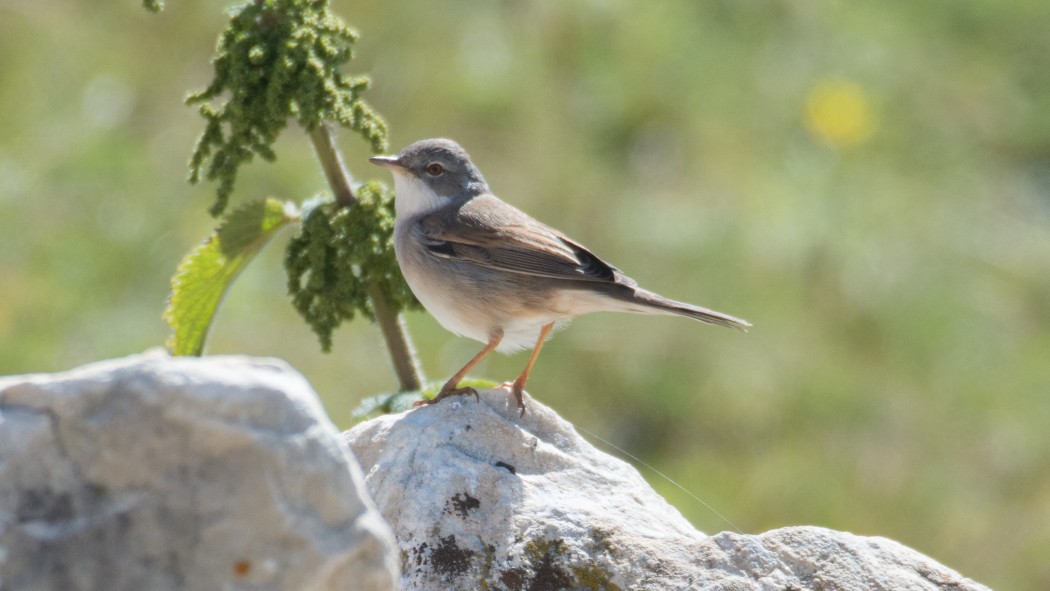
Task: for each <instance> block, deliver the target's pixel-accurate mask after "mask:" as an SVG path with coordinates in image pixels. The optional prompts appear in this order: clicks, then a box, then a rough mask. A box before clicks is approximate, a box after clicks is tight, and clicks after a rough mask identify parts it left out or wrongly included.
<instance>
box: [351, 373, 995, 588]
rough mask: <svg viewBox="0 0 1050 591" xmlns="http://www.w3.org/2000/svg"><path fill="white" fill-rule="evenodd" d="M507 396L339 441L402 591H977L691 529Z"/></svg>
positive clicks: (432, 410)
mask: <svg viewBox="0 0 1050 591" xmlns="http://www.w3.org/2000/svg"><path fill="white" fill-rule="evenodd" d="M528 405H529V406H528V412H526V414H525V416H524V417H519V416H518V411H517V408H515V407H514V405H513V402H512V399H511V398H510V396H509V395H508V394H507V392H506V391H505V390H490V391H485V392H482V393H481V402H480V403H478V402H476V401H475V400H474V398H473V397H470V396H463V397H456V398H454V399H448V400H445V401H443V402H441V403H440V404H436V405H433V406H428V407H424V408H419V409H415V410H412V411H409V412H406V413H402V414H398V415H388V416H383V417H379V418H377V419H374V420H371V421H368V422H366V423H362V424H360V425H358V426H356V427H354V428H353V429H351V430H350V431H348V432H347V433H346V434H345V435H344V436H345V437H346V440H347V441H348V442H349V444H350V446H351V448H352V449H353V451H354V453H355V455H356V456H357V458H358V460H359V461H360V462H361V465H362V467H363V469H364V471H365V474H366V477H365V481H366V484H367V486H368V490H369V492H370V493H371V495H372V498H373V499H375V501H376V504H377V505H378V506H379V509H380V511H381V512H382V513H383V516H384V517H386V519H387V521H388V522H389V523H390V524H391V526H392V527H393V528H394V533H395V536H396V537H397V540H398V544H399V545H400V547H401V556H402V570H403V575H402V585H403V588H404V589H405V590H414V589H426V590H431V589H487V590H496V589H505V590H511V591H525V590H555V589H621V590H622V589H653V590H657V589H658V590H669V589H720V590H729V589H735V590H745V589H769V590H774V589H775V590H777V591H784V590H788V589H792V590H798V591H801V590H803V589H820V590H833V589H842V590H862V589H885V590H890V589H893V590H897V589H916V590H918V589H944V590H952V591H963V590H969V589H972V590H977V589H985V587H983V586H982V585H979V584H977V583H975V582H973V581H971V580H969V579H966V578H964V577H962V576H960V575H959V574H958V573H956V572H955V571H952V570H950V569H948V568H946V567H944V566H941V565H940V564H938V563H937V562H935V561H933V560H931V559H930V558H927V557H925V556H923V555H921V554H919V553H918V552H915V551H914V550H911V549H909V548H907V547H905V546H902V545H901V544H898V543H896V542H893V541H891V540H888V539H885V538H873V537H859V536H855V535H852V534H848V533H843V532H836V531H831V530H827V529H822V528H816V527H793V528H785V529H780V530H775V531H771V532H768V533H765V534H761V535H743V534H734V533H722V534H718V535H715V536H707V535H705V534H703V533H701V532H698V531H696V530H695V529H694V528H693V527H692V526H691V525H690V524H689V523H688V522H687V521H686V520H685V519H684V518H683V517H682V516H681V515H680V514H679V513H678V511H676V510H675V509H674V508H673V507H671V506H670V505H668V504H667V503H666V502H665V501H664V500H663V499H662V498H661V497H660V496H659V495H657V494H656V493H655V492H654V491H653V490H652V489H651V488H650V487H649V486H648V485H647V484H646V483H645V481H644V480H643V479H642V478H641V476H640V475H639V474H638V473H637V471H635V470H634V469H633V468H632V467H630V466H629V465H627V464H626V463H624V462H622V461H620V460H618V459H616V458H613V457H611V456H608V455H606V454H604V453H602V452H600V451H598V450H597V449H595V448H594V447H593V446H591V445H590V444H588V443H587V442H586V441H584V440H583V439H582V438H581V437H580V436H579V435H577V434H576V432H575V430H574V429H573V428H572V426H571V425H569V424H568V423H567V422H565V421H564V420H562V419H561V418H559V417H558V416H557V414H555V413H554V412H553V411H552V410H550V409H549V408H547V407H545V406H543V405H541V404H539V403H537V402H536V401H534V400H530V401H529V403H528Z"/></svg>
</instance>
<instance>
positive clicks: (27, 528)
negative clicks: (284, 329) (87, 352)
mask: <svg viewBox="0 0 1050 591" xmlns="http://www.w3.org/2000/svg"><path fill="white" fill-rule="evenodd" d="M397 562H398V559H397V551H396V548H395V546H394V542H393V538H392V537H391V535H390V531H389V528H387V526H386V525H385V524H384V523H383V522H382V519H381V518H380V517H379V515H378V513H377V512H376V510H375V508H374V506H373V505H372V503H371V502H370V501H369V500H368V499H367V495H366V494H365V493H364V490H363V488H362V486H361V475H360V471H359V469H358V468H357V467H356V464H355V463H354V462H353V459H352V457H351V456H349V454H348V453H347V452H346V449H345V446H343V445H342V444H341V443H340V441H339V435H338V433H337V431H336V430H335V427H334V426H333V425H332V424H331V422H330V421H329V420H328V419H327V417H326V416H325V414H324V412H323V410H322V408H321V406H320V403H319V402H318V400H317V397H316V395H315V394H314V392H313V390H312V389H311V388H310V386H309V385H308V384H307V383H306V381H305V380H303V378H302V377H301V376H300V375H299V374H298V373H296V372H294V371H293V370H291V369H289V368H288V366H287V365H285V364H284V363H282V362H278V361H267V360H252V359H246V358H236V357H210V358H204V359H191V358H178V359H171V358H169V357H167V356H166V355H163V354H148V355H143V356H135V357H131V358H128V359H123V360H117V361H112V362H105V363H99V364H96V365H91V366H87V367H84V368H81V369H78V370H74V371H71V372H68V373H64V374H56V375H33V376H21V377H11V378H4V379H0V589H4V590H5V591H16V590H17V591H22V590H52V589H61V590H63V591H77V590H92V591H94V590H99V589H105V590H107V591H123V590H128V591H131V590H134V591H142V590H150V591H164V590H167V589H180V590H184V589H202V590H204V589H207V590H216V589H231V590H233V589H257V590H263V589H265V590H273V591H277V590H296V591H299V590H315V591H320V590H329V589H391V588H393V587H394V585H396V582H397V577H398V571H397Z"/></svg>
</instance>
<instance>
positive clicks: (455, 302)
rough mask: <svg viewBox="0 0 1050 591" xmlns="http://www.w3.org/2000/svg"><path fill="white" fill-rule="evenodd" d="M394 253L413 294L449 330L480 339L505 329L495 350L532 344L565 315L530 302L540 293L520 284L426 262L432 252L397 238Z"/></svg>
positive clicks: (464, 265)
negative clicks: (548, 325) (406, 243)
mask: <svg viewBox="0 0 1050 591" xmlns="http://www.w3.org/2000/svg"><path fill="white" fill-rule="evenodd" d="M398 246H400V247H398ZM395 252H396V254H397V259H398V264H399V265H400V266H401V272H402V273H403V274H404V275H405V281H407V282H408V286H409V287H410V288H411V289H412V293H413V294H415V296H416V299H418V300H419V302H420V303H421V304H423V307H424V308H426V310H427V312H429V313H430V315H431V316H433V317H434V319H435V320H437V321H438V323H439V324H441V326H442V327H444V328H445V330H448V331H449V332H452V333H454V334H457V335H459V336H464V337H467V338H471V339H474V340H476V341H480V342H482V343H487V342H488V341H489V339H490V338H491V337H492V335H493V334H498V333H500V332H502V333H503V337H502V340H501V341H500V344H499V347H497V349H496V350H497V351H500V352H501V353H509V352H512V351H516V350H519V349H524V348H531V347H532V346H533V345H534V344H535V343H536V339H537V338H539V333H540V329H542V328H543V326H545V325H546V324H549V323H551V322H558V321H561V320H566V319H567V317H566V316H565V315H564V314H558V313H556V312H552V311H551V310H549V309H548V306H535V305H530V304H532V302H530V301H528V300H530V299H538V298H541V297H542V296H539V295H538V294H526V293H525V292H524V291H523V290H521V289H520V287H519V286H513V288H512V289H507V288H506V286H503V287H496V285H501V286H502V285H504V282H503V281H499V280H498V279H497V278H493V277H491V276H489V275H488V274H487V273H486V272H484V271H483V270H479V269H478V268H470V267H468V265H469V263H460V262H457V261H449V260H439V261H435V260H433V259H430V260H427V257H430V256H432V255H430V254H429V253H427V252H425V251H423V249H421V248H420V249H414V248H405V247H404V245H398V241H397V240H395Z"/></svg>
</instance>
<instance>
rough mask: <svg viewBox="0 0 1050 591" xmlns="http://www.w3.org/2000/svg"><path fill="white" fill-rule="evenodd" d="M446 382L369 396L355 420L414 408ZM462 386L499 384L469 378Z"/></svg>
mask: <svg viewBox="0 0 1050 591" xmlns="http://www.w3.org/2000/svg"><path fill="white" fill-rule="evenodd" d="M444 385H445V383H444V382H431V383H429V384H427V386H426V387H425V388H423V390H412V391H408V392H388V393H386V394H377V395H376V396H369V397H368V398H365V399H364V400H362V401H361V403H360V404H358V405H357V407H355V408H354V410H353V412H352V413H351V415H350V416H351V417H353V419H354V420H355V421H363V420H365V419H370V418H372V417H376V416H379V415H384V414H391V413H398V412H403V411H406V410H408V409H410V408H412V405H414V404H415V403H416V402H418V401H420V400H429V399H431V398H433V397H435V396H437V395H438V392H440V391H441V387H442V386H444ZM459 385H460V387H461V388H474V389H475V390H488V389H490V388H495V387H496V386H498V385H499V384H497V383H496V382H493V381H492V380H482V379H476V378H467V379H465V380H462V381H460V382H459Z"/></svg>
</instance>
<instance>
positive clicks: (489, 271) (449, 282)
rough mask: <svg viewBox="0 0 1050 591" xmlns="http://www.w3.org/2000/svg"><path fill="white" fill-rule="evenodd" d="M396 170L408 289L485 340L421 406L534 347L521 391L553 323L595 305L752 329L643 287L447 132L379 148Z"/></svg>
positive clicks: (376, 159)
mask: <svg viewBox="0 0 1050 591" xmlns="http://www.w3.org/2000/svg"><path fill="white" fill-rule="evenodd" d="M369 161H370V162H372V163H373V164H376V165H378V166H381V167H383V168H386V169H387V170H389V171H390V172H391V173H392V174H393V179H394V211H395V222H394V236H393V241H394V252H395V255H396V257H397V261H398V265H399V266H400V267H401V271H402V273H403V275H404V277H405V280H406V282H407V283H408V286H409V287H410V288H411V290H412V293H413V294H414V295H415V296H416V299H418V300H419V302H420V303H421V304H423V307H424V308H425V309H426V310H427V311H428V312H429V313H430V314H431V315H432V316H433V317H434V318H435V319H436V320H437V321H438V323H439V324H441V326H442V327H444V328H445V329H446V330H448V331H450V332H452V333H454V334H456V335H459V336H463V337H467V338H470V339H474V340H476V341H480V342H482V343H484V344H485V346H484V347H483V348H482V349H481V351H479V352H478V354H477V355H475V356H474V357H473V358H471V359H470V361H468V362H467V364H466V365H464V366H463V368H462V369H460V370H459V371H457V372H456V373H455V374H453V375H452V377H451V378H449V380H448V381H447V382H445V384H444V385H443V386H442V388H441V391H440V392H439V393H438V394H437V396H435V397H434V398H431V399H430V400H424V401H420V402H418V403H417V405H427V404H433V403H436V402H438V401H440V400H443V399H445V398H447V397H449V396H454V395H461V394H473V395H474V396H477V392H476V391H475V390H474V389H473V388H460V387H459V383H460V382H461V381H462V380H463V378H464V377H466V375H467V373H468V372H469V371H470V370H471V369H473V368H474V367H475V366H476V365H477V364H478V363H479V362H480V361H481V360H482V359H484V358H485V357H486V356H487V355H488V354H489V353H491V352H492V351H494V350H495V351H498V352H500V353H512V352H514V351H518V350H521V349H525V348H530V347H531V349H532V352H531V354H530V355H529V359H528V362H527V363H526V365H525V368H524V370H523V371H522V372H521V374H520V375H519V376H518V377H517V378H516V379H515V380H514V381H513V382H505V383H504V384H502V386H501V387H502V388H510V390H511V392H512V393H513V394H514V397H515V399H516V401H517V406H518V408H519V409H520V410H521V415H522V416H524V414H525V401H524V397H523V395H524V391H525V384H526V382H527V381H528V379H529V373H530V372H531V371H532V368H533V366H534V365H535V363H536V359H537V357H538V356H539V353H540V349H541V348H542V347H543V344H544V343H545V342H546V340H547V338H548V337H549V336H550V334H551V331H552V330H553V329H554V328H555V326H561V325H564V324H566V323H567V322H568V321H570V320H571V319H573V318H575V317H577V316H580V315H582V314H588V313H591V312H631V313H638V314H670V315H678V316H684V317H687V318H692V319H693V320H699V321H700V322H705V323H707V324H715V325H719V326H726V327H729V328H735V329H738V330H742V331H746V330H747V328H748V327H750V326H751V324H750V323H749V322H748V321H746V320H743V319H740V318H737V317H735V316H730V315H729V314H724V313H722V312H717V311H715V310H710V309H707V308H701V307H699V306H694V305H692V304H687V303H683V302H678V301H674V300H671V299H668V298H665V297H663V296H661V295H658V294H656V293H654V292H651V291H648V290H646V289H643V288H641V287H640V286H639V285H638V283H637V282H636V281H634V280H633V279H631V278H630V277H628V276H627V275H625V274H624V273H623V272H622V271H620V269H618V268H616V267H614V266H613V265H611V264H609V263H607V262H605V261H604V260H602V259H600V258H598V256H596V255H595V254H594V253H592V252H591V251H590V249H588V248H587V247H585V246H583V245H582V244H580V243H579V242H578V241H576V240H573V239H572V238H569V237H568V236H566V235H565V234H563V233H562V232H560V231H558V230H555V229H554V228H552V227H550V226H548V225H546V224H544V223H542V222H539V221H537V220H536V219H534V218H532V217H530V216H529V215H528V214H526V213H525V212H523V211H521V210H519V209H517V208H516V207H514V206H512V205H510V204H508V203H505V202H504V201H502V200H500V199H499V198H498V197H496V196H495V195H494V194H493V193H492V191H491V190H490V189H489V184H488V182H487V181H486V180H485V177H484V176H483V175H482V173H481V170H479V169H478V167H477V166H476V165H475V164H474V162H473V161H472V160H471V158H470V156H469V155H468V154H467V152H466V150H464V149H463V148H462V147H461V146H460V145H459V144H457V143H456V142H455V141H452V140H449V139H425V140H420V141H417V142H415V143H413V144H411V145H409V146H407V147H406V148H404V149H403V150H401V151H400V152H398V153H397V154H396V155H392V156H373V157H371V158H370V159H369Z"/></svg>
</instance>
